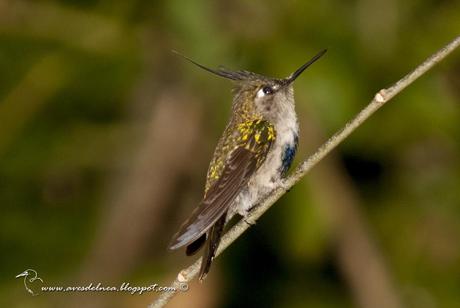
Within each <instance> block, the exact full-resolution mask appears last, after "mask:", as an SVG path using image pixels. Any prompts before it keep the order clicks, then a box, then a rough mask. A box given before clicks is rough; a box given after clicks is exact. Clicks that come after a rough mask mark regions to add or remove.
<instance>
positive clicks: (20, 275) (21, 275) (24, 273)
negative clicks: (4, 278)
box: [15, 271, 29, 278]
mask: <svg viewBox="0 0 460 308" xmlns="http://www.w3.org/2000/svg"><path fill="white" fill-rule="evenodd" d="M28 274H29V273H27V271H24V272H22V273H21V274H19V275H16V277H15V278H19V277H24V276H27V275H28Z"/></svg>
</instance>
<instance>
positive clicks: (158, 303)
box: [149, 36, 460, 308]
mask: <svg viewBox="0 0 460 308" xmlns="http://www.w3.org/2000/svg"><path fill="white" fill-rule="evenodd" d="M459 45H460V36H458V37H456V38H455V39H454V40H453V41H452V42H450V43H449V44H447V45H446V46H445V47H444V48H442V49H440V50H439V51H438V52H436V53H435V54H433V55H432V56H431V57H429V58H428V59H427V60H425V62H423V63H422V64H421V65H419V66H418V67H417V68H416V69H415V70H413V71H412V72H411V73H409V74H407V75H406V76H404V77H403V78H402V79H400V80H399V81H397V82H396V83H395V84H394V85H393V86H391V87H389V88H388V89H382V90H380V91H379V92H378V93H377V94H375V96H374V98H373V99H372V101H371V102H370V103H369V105H367V106H366V108H364V109H363V110H361V112H360V113H358V115H356V117H355V118H354V119H353V120H351V121H350V122H348V123H347V124H346V125H345V127H344V128H343V129H342V130H340V131H339V132H337V133H335V134H334V135H333V136H332V137H331V138H329V140H327V141H326V143H324V144H323V145H322V146H321V147H320V148H319V149H318V150H317V151H316V152H315V153H314V154H313V155H311V156H310V157H309V158H308V159H307V160H305V161H304V162H303V163H301V164H300V165H299V166H298V167H297V169H296V170H295V172H294V173H293V174H292V175H290V176H289V177H287V178H286V179H285V180H284V181H283V182H281V183H280V185H279V186H278V187H277V188H275V189H274V190H273V191H272V192H271V193H270V194H269V195H268V196H267V197H265V198H264V199H263V200H260V203H259V204H260V205H259V206H257V207H256V208H254V209H253V210H252V211H251V212H250V214H249V216H248V217H247V219H245V220H241V221H240V222H239V223H237V224H236V225H235V226H234V227H233V228H231V229H230V230H229V231H228V232H227V233H226V234H225V235H224V237H223V238H222V241H221V244H220V246H219V248H218V249H217V254H216V255H219V254H221V253H222V251H224V250H225V249H226V248H227V247H228V246H229V245H230V244H231V243H233V242H234V241H235V240H236V239H237V238H238V237H239V236H240V235H241V234H243V233H244V232H245V231H246V230H247V229H248V228H249V226H250V225H252V224H254V223H255V222H256V221H257V219H259V217H260V216H262V215H263V213H265V212H266V211H267V210H268V209H269V208H270V207H271V206H272V205H273V204H274V203H275V202H276V201H277V200H278V199H279V198H281V196H283V195H284V194H285V193H286V192H287V191H288V190H289V189H291V188H292V187H293V186H294V185H295V184H296V183H297V182H298V181H300V180H301V179H302V177H303V176H305V174H306V173H307V172H308V171H310V170H311V168H313V166H315V165H316V164H317V163H318V162H320V161H321V160H322V159H323V158H324V157H325V156H326V155H327V154H328V153H329V152H331V151H332V150H333V149H334V148H335V147H336V146H337V145H338V144H340V143H341V142H342V141H343V140H345V139H346V138H347V137H348V136H349V135H350V134H351V133H352V132H353V131H354V130H355V129H356V128H358V127H359V126H360V125H361V124H362V123H363V122H364V121H366V120H367V119H368V118H369V117H370V116H371V115H372V114H373V113H374V112H375V111H377V110H378V109H379V108H380V107H382V106H383V105H384V104H385V103H386V102H388V101H389V100H391V99H392V98H393V97H394V96H395V95H397V94H398V93H400V92H401V91H402V90H404V89H405V88H406V87H407V86H409V85H410V84H412V83H413V82H414V81H415V80H416V79H418V78H419V77H420V76H422V75H423V74H424V73H425V72H427V71H428V70H430V69H431V68H432V67H433V66H434V65H435V64H436V63H438V62H440V61H441V60H443V59H444V58H445V57H446V56H447V55H449V54H450V53H451V52H452V51H454V50H455V49H456V48H457V47H458V46H459ZM200 265H201V258H200V259H198V260H197V261H196V262H195V263H194V264H193V265H191V266H189V267H188V268H186V269H183V270H182V271H181V272H180V273H179V274H178V275H177V278H176V279H175V280H174V282H173V283H172V284H171V287H173V288H176V289H177V290H183V289H182V288H183V287H184V285H186V284H187V283H188V282H190V281H191V280H192V279H193V278H195V276H196V275H197V274H198V270H199V268H200ZM175 294H177V292H165V293H163V294H161V295H160V296H159V297H158V298H157V299H156V300H155V301H154V302H153V303H152V304H150V305H149V308H155V307H163V306H164V305H166V304H167V303H168V302H169V300H170V299H171V298H172V297H173V296H174V295H175Z"/></svg>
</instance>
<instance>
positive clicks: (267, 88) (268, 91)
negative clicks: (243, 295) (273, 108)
mask: <svg viewBox="0 0 460 308" xmlns="http://www.w3.org/2000/svg"><path fill="white" fill-rule="evenodd" d="M262 91H263V92H264V94H266V95H268V94H272V93H273V88H272V87H269V86H265V87H263V88H262Z"/></svg>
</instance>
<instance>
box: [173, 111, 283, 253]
mask: <svg viewBox="0 0 460 308" xmlns="http://www.w3.org/2000/svg"><path fill="white" fill-rule="evenodd" d="M238 129H239V131H240V137H239V142H238V146H237V147H236V148H235V149H234V150H233V151H232V152H231V154H230V155H229V158H228V159H227V161H226V163H225V166H224V168H223V171H222V174H221V175H220V177H219V179H218V180H216V181H215V182H214V183H213V184H212V186H211V187H209V189H208V190H207V191H206V196H205V198H204V199H203V201H202V202H201V204H200V206H199V207H197V208H196V209H195V210H194V211H193V213H192V215H191V216H190V218H189V219H188V220H187V221H186V222H185V223H184V224H183V225H182V226H181V228H180V230H179V232H177V233H176V234H175V235H174V237H173V240H172V242H171V245H170V247H169V248H170V249H177V248H179V247H182V246H185V245H188V244H190V243H192V242H193V241H195V240H196V239H198V238H199V237H200V236H201V235H203V234H204V233H205V232H206V231H208V229H209V228H210V227H211V226H212V225H214V223H215V222H216V221H217V220H218V219H219V218H220V217H221V216H222V215H223V214H224V213H225V212H226V211H227V210H228V207H229V206H230V205H231V204H232V202H233V201H234V200H235V198H236V197H237V196H238V194H239V193H240V192H241V190H242V189H243V188H244V187H245V185H247V183H248V181H249V179H250V177H251V176H252V175H253V174H254V173H255V171H256V170H257V169H258V168H259V167H260V165H261V164H262V162H263V161H264V160H265V157H266V155H267V153H268V151H269V149H270V147H271V145H272V143H273V141H274V140H275V130H274V128H273V125H271V124H270V123H269V122H268V121H264V120H254V121H251V122H246V123H243V124H242V125H240V126H239V127H238Z"/></svg>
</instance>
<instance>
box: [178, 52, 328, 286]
mask: <svg viewBox="0 0 460 308" xmlns="http://www.w3.org/2000/svg"><path fill="white" fill-rule="evenodd" d="M325 52H326V50H322V51H321V52H319V53H318V54H317V55H316V56H314V57H313V58H312V59H311V60H310V61H308V62H307V63H305V64H304V65H302V66H301V67H300V68H298V69H297V70H296V71H295V72H294V73H292V74H291V75H290V76H289V77H287V78H284V79H276V78H269V77H265V76H262V75H259V74H256V73H252V72H248V71H230V70H227V69H224V68H218V69H211V68H208V67H205V66H203V65H201V64H199V63H197V62H195V61H193V60H191V59H189V58H186V59H187V60H189V61H190V62H192V63H193V64H195V65H197V66H198V67H200V68H202V69H204V70H206V71H208V72H210V73H213V74H215V75H218V76H220V77H224V78H227V79H230V80H232V81H234V83H235V88H234V98H233V104H232V114H231V117H230V120H229V123H228V124H227V126H226V128H225V130H224V133H223V135H222V137H221V138H220V140H219V142H218V144H217V147H216V149H215V151H214V156H213V158H212V160H211V163H210V165H209V169H208V174H207V178H206V186H205V192H204V197H203V200H202V201H201V203H200V205H199V206H198V207H197V208H196V209H195V210H194V211H193V213H192V215H191V216H190V218H189V219H187V220H186V221H185V223H184V224H183V225H182V226H181V227H180V229H179V231H178V232H177V233H176V234H175V235H174V237H173V239H172V242H171V244H170V247H169V248H170V249H177V248H180V247H183V246H187V248H186V254H187V255H193V254H195V253H196V252H197V251H198V250H200V248H201V247H202V246H203V245H205V251H204V254H203V259H202V262H201V269H200V275H199V278H200V281H202V280H203V279H204V278H205V277H206V275H207V273H208V272H209V269H210V267H211V263H212V260H213V258H214V256H215V253H216V250H217V247H218V246H219V242H220V238H221V237H222V234H223V230H224V226H225V224H226V222H228V221H229V220H230V219H231V218H232V217H233V216H234V215H235V214H239V215H241V216H243V217H246V216H247V215H248V213H249V211H250V210H251V209H252V208H253V207H254V206H255V205H256V202H257V200H260V199H261V197H263V196H265V195H266V194H268V193H269V192H270V191H271V190H272V189H273V188H274V187H275V186H276V184H277V183H278V182H279V180H280V179H282V178H283V177H284V176H285V174H286V172H287V170H288V169H289V167H290V165H291V163H292V161H293V159H294V156H295V153H296V150H297V143H298V135H299V124H298V121H297V115H296V112H295V101H294V90H293V82H294V80H296V78H297V77H299V76H300V74H301V73H302V72H303V71H304V70H305V69H306V68H307V67H308V66H310V65H311V64H312V63H314V62H315V61H316V60H318V59H319V58H320V57H321V56H322V55H324V53H325Z"/></svg>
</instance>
